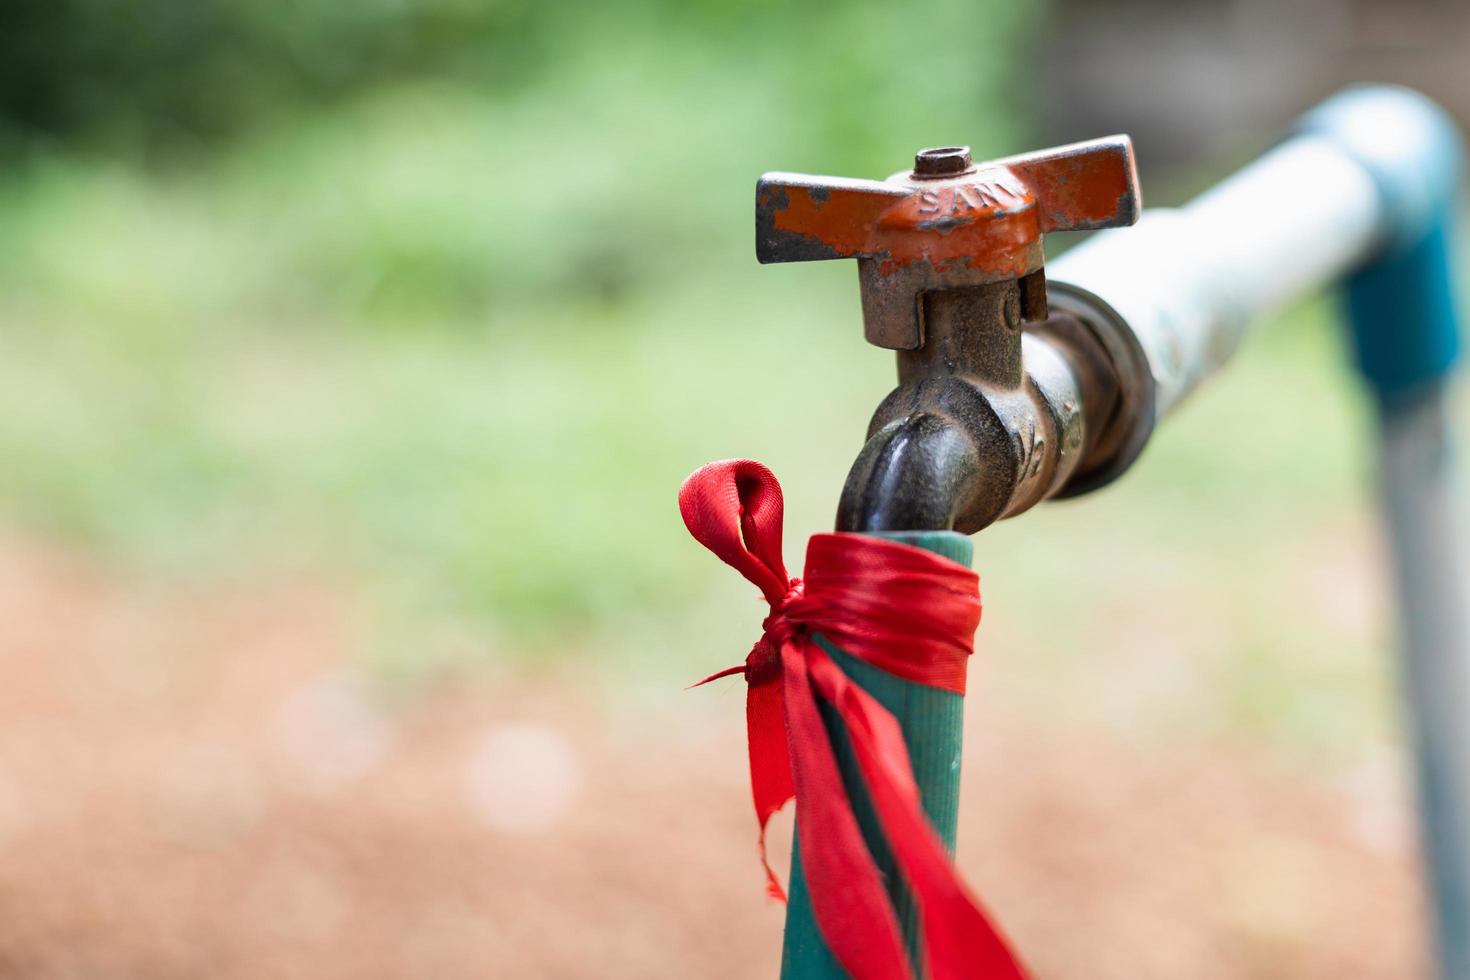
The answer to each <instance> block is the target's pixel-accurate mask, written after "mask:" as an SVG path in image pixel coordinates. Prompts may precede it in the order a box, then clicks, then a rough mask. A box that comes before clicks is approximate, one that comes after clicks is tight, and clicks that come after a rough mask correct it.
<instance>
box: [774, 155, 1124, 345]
mask: <svg viewBox="0 0 1470 980" xmlns="http://www.w3.org/2000/svg"><path fill="white" fill-rule="evenodd" d="M1139 207H1140V195H1139V191H1138V173H1137V171H1136V169H1135V167H1134V162H1133V143H1132V141H1131V140H1129V138H1128V137H1127V136H1106V137H1104V138H1102V139H1098V140H1091V141H1089V142H1086V143H1073V144H1071V145H1068V146H1059V147H1054V148H1052V149H1049V150H1040V151H1037V152H1035V153H1026V154H1022V155H1020V156H1014V157H1006V158H1004V159H1001V160H991V161H987V162H983V163H980V164H978V165H977V164H975V163H974V162H972V161H971V159H970V151H969V148H968V147H938V148H935V149H930V150H921V151H919V153H918V154H917V155H916V156H915V158H914V169H913V170H912V171H905V172H903V173H898V174H894V175H893V176H892V177H890V178H888V179H887V180H854V179H851V178H845V177H815V176H810V175H807V174H789V173H769V174H766V175H764V176H763V177H761V179H760V181H759V183H757V185H756V201H755V223H756V242H755V251H756V258H757V259H759V260H760V261H761V262H808V261H813V260H816V259H840V258H855V259H857V260H858V272H859V276H860V281H861V285H862V294H863V320H864V325H865V331H866V333H867V337H868V340H870V341H871V342H872V343H874V344H877V345H878V346H880V347H889V348H894V349H897V350H912V349H914V348H917V347H919V346H920V345H921V344H922V343H923V336H924V334H923V314H922V307H921V304H920V302H919V300H920V297H921V296H922V294H923V293H924V292H926V291H928V290H933V289H947V288H954V287H957V286H971V285H979V284H982V283H986V282H995V281H997V280H1001V279H1020V278H1022V277H1024V276H1027V275H1031V274H1032V273H1038V272H1040V271H1041V268H1042V258H1043V255H1042V247H1041V236H1042V234H1043V233H1045V232H1050V231H1074V230H1087V229H1092V228H1109V227H1114V226H1118V225H1130V224H1132V223H1133V222H1135V221H1137V220H1138V212H1139ZM1043 308H1044V306H1043Z"/></svg>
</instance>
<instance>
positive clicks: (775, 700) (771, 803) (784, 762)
mask: <svg viewBox="0 0 1470 980" xmlns="http://www.w3.org/2000/svg"><path fill="white" fill-rule="evenodd" d="M747 676H749V675H747ZM745 729H746V746H747V750H748V751H749V753H750V795H751V799H752V800H753V801H754V803H755V818H756V820H757V821H759V823H760V828H761V831H760V849H761V867H763V868H765V870H766V892H767V893H768V894H770V896H771V897H772V898H775V899H778V900H779V901H782V902H784V901H786V892H785V890H784V889H782V887H781V883H780V882H779V881H778V880H777V879H776V872H775V871H773V870H772V869H771V862H770V858H769V857H768V856H767V854H766V826H767V824H769V823H770V822H771V816H772V815H773V814H775V812H776V811H777V810H779V809H781V808H782V807H783V806H785V805H786V801H787V800H789V799H791V797H792V794H793V792H794V790H793V787H792V781H791V755H790V753H789V752H788V751H787V748H786V721H785V718H784V717H783V711H782V698H781V675H780V674H776V673H772V674H770V676H768V677H766V678H765V679H763V680H761V681H759V682H756V683H752V684H751V685H750V687H749V689H748V690H747V692H746V695H745Z"/></svg>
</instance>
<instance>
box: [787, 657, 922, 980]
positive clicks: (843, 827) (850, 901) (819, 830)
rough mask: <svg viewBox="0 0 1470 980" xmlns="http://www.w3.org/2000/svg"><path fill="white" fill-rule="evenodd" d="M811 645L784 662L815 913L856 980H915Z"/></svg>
mask: <svg viewBox="0 0 1470 980" xmlns="http://www.w3.org/2000/svg"><path fill="white" fill-rule="evenodd" d="M804 646H805V647H806V650H805V655H804V651H803V650H802V649H801V648H800V647H798V646H794V645H792V644H786V645H784V646H783V647H782V650H781V662H782V667H783V669H784V676H785V685H784V694H785V708H786V729H787V732H788V734H789V737H790V746H791V768H792V774H793V776H794V781H795V786H796V789H797V794H796V798H797V813H796V834H797V838H798V839H799V841H800V843H801V867H802V872H803V873H804V874H805V875H806V880H807V883H808V885H809V889H808V890H809V892H810V894H811V903H812V912H813V915H814V917H815V918H816V920H817V927H818V928H819V929H820V930H821V932H822V937H823V938H824V939H825V940H826V941H827V946H828V948H829V949H830V950H831V951H832V955H833V956H834V957H836V959H837V962H838V963H840V964H841V965H842V967H843V968H844V969H846V970H847V972H848V974H850V975H851V977H852V978H853V980H910V978H912V976H913V972H912V970H911V969H910V968H909V958H908V953H907V951H906V950H905V949H904V945H903V934H902V933H901V932H900V930H899V926H898V916H897V915H896V914H895V913H894V911H893V904H892V903H891V902H890V901H889V899H888V893H887V891H886V890H885V889H884V887H883V877H882V875H881V873H880V872H879V871H878V866H877V864H875V863H874V861H873V856H872V854H870V853H869V852H868V846H867V844H866V843H865V842H864V841H863V835H862V831H861V830H860V829H859V828H858V825H857V818H856V817H854V816H853V812H852V803H851V802H850V801H849V800H848V797H847V791H846V790H845V789H844V788H843V785H842V775H841V773H839V772H838V769H837V760H836V758H835V757H834V756H833V753H832V745H831V742H830V741H829V740H828V735H827V726H826V724H825V723H824V722H823V721H822V715H821V712H820V711H818V710H817V700H816V696H815V695H814V694H813V693H812V686H811V681H810V680H809V677H808V674H807V657H808V656H812V655H814V654H819V653H820V651H817V649H816V647H815V645H814V644H804ZM829 662H830V661H829ZM834 669H835V666H834Z"/></svg>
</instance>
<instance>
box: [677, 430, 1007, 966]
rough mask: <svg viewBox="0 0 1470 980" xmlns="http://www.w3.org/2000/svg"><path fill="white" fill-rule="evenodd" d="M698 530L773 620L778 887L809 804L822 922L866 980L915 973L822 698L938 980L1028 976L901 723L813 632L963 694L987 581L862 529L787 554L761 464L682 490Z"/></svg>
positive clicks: (765, 678)
mask: <svg viewBox="0 0 1470 980" xmlns="http://www.w3.org/2000/svg"><path fill="white" fill-rule="evenodd" d="M679 510H680V512H681V513H682V514H683V515H684V523H685V524H686V525H687V526H688V527H689V531H690V533H692V534H693V535H694V537H695V538H697V539H698V540H699V542H700V543H701V544H703V545H704V546H705V547H706V548H708V549H709V550H710V551H712V552H714V553H715V554H716V555H717V556H718V557H719V558H720V559H721V560H722V561H724V562H725V563H726V564H727V565H730V566H731V567H733V568H734V569H735V570H736V571H738V572H740V574H741V575H743V576H745V577H746V578H747V579H748V580H750V581H751V582H752V583H753V584H755V585H756V586H757V587H758V588H759V589H760V590H761V593H762V594H763V595H764V596H765V598H766V601H767V602H768V603H770V606H771V614H770V615H769V616H767V617H766V619H765V621H764V622H763V623H762V626H763V627H764V632H763V633H762V635H761V638H760V639H759V640H757V641H756V644H755V647H754V648H753V649H752V650H751V651H750V656H748V657H747V658H746V660H745V663H744V664H743V665H741V666H737V667H732V668H730V669H728V670H723V671H720V672H719V673H718V674H714V675H712V676H711V677H708V678H706V679H705V680H704V681H701V682H700V683H701V684H703V683H707V682H708V681H711V680H714V679H715V678H717V677H724V676H727V675H729V674H734V673H744V674H745V679H746V682H747V683H748V684H749V691H748V695H747V699H746V724H747V727H748V729H749V739H750V781H751V790H752V795H753V796H754V799H755V812H756V817H757V819H758V820H759V821H760V838H761V862H762V864H764V865H765V869H766V877H767V882H768V887H769V889H770V891H771V893H772V894H773V895H775V896H776V897H778V898H784V895H783V893H782V892H781V887H780V885H779V884H778V883H777V881H776V876H775V874H774V873H773V872H772V870H771V867H770V864H769V862H768V861H767V860H766V850H765V833H766V824H767V822H768V821H769V820H770V818H771V814H773V813H775V812H776V811H777V810H779V809H780V808H781V807H782V805H783V804H785V803H786V801H787V800H789V799H791V798H792V797H793V796H794V797H795V798H796V814H797V820H796V828H797V836H798V838H799V840H800V843H801V863H802V870H803V871H804V872H805V874H806V880H807V884H808V889H809V891H810V893H811V902H812V911H813V913H814V914H815V917H816V921H817V926H818V927H819V928H820V929H821V932H822V936H823V938H825V939H826V941H827V946H828V948H830V949H831V951H832V954H833V956H835V957H836V958H837V961H838V962H839V963H840V964H842V966H843V968H845V969H846V970H847V972H848V973H849V974H850V975H851V976H852V977H854V978H856V980H870V978H871V980H905V978H911V977H912V976H913V973H912V970H911V969H910V965H909V959H908V955H907V954H906V952H905V950H904V944H903V937H902V932H901V931H900V929H899V925H898V917H897V915H896V913H895V912H894V909H893V905H892V903H891V901H890V900H889V897H888V893H887V891H886V890H885V888H884V886H883V879H882V875H881V873H880V872H879V870H878V867H877V865H876V864H875V863H874V861H873V857H872V854H871V853H870V852H869V851H868V848H867V845H866V844H865V843H864V841H863V836H862V832H861V831H860V830H859V828H858V825H857V820H856V818H855V817H854V816H853V811H852V804H851V803H850V801H849V800H848V797H847V792H846V790H845V789H844V788H843V785H842V777H841V774H840V773H839V771H838V768H837V761H836V758H835V757H834V755H833V753H832V745H831V742H830V740H829V738H828V735H827V729H826V727H825V725H824V724H823V721H822V716H821V713H820V712H819V710H818V708H817V699H818V698H820V699H822V700H823V701H825V702H827V703H828V704H829V705H831V706H832V708H833V709H834V710H835V711H836V713H837V715H838V717H839V718H841V720H842V724H843V727H844V728H845V729H846V731H847V734H848V736H849V739H850V740H851V742H852V746H853V749H854V754H855V755H856V758H857V762H858V767H859V769H860V770H861V772H862V778H863V783H864V785H865V786H866V787H867V790H868V794H869V796H870V797H871V798H872V801H873V806H874V810H875V811H876V813H877V815H878V820H879V822H880V824H881V825H882V829H883V834H884V837H885V839H886V840H887V842H888V844H889V846H890V848H891V849H892V851H893V855H894V858H895V860H896V861H897V863H898V867H899V869H900V871H901V872H902V874H903V876H904V879H905V880H906V881H907V883H908V886H909V890H910V892H911V893H912V894H913V896H914V898H915V900H916V902H917V904H918V907H919V914H920V926H921V935H922V938H923V943H924V953H925V956H924V961H925V963H926V964H927V967H928V974H929V976H930V977H931V978H932V980H1024V978H1025V976H1026V974H1025V973H1024V971H1023V970H1022V968H1021V966H1020V964H1019V962H1018V961H1017V959H1016V956H1015V954H1014V953H1013V952H1012V951H1011V949H1010V947H1009V945H1008V943H1007V942H1006V940H1005V939H1004V938H1003V937H1002V936H1001V935H1000V933H999V932H998V931H997V929H996V927H995V926H994V925H992V924H991V922H990V921H989V919H988V918H987V917H986V915H985V913H984V912H983V911H982V910H981V908H980V905H979V903H978V902H977V901H976V900H975V898H974V897H973V896H972V895H971V894H970V893H969V891H968V889H966V887H965V885H964V882H962V881H961V880H960V877H959V875H958V874H957V873H956V872H955V870H954V867H953V865H952V864H951V863H950V859H949V854H948V852H947V851H946V849H945V847H944V843H943V841H941V840H940V839H939V835H938V834H936V833H935V831H934V828H933V827H932V826H931V825H930V824H929V821H928V820H927V819H926V818H925V816H924V812H923V809H922V808H921V806H920V800H919V789H918V785H917V784H916V783H915V782H914V774H913V769H912V768H911V766H910V764H909V756H908V750H907V749H906V748H905V746H904V740H903V733H902V731H901V729H900V728H899V724H898V720H897V719H896V718H894V717H893V715H892V714H890V713H889V712H888V710H887V709H885V708H884V707H883V706H882V705H881V704H879V703H878V702H877V701H876V700H874V698H873V697H872V696H871V695H869V694H868V693H867V692H866V691H864V690H863V689H862V688H861V687H859V686H858V685H857V684H855V683H853V681H852V680H851V679H850V678H848V676H847V674H846V673H844V672H843V671H842V669H841V668H840V667H838V666H837V664H835V663H834V662H833V661H832V658H831V657H829V656H828V655H827V654H826V652H825V651H823V650H822V648H821V647H820V646H818V645H817V644H816V643H815V642H813V641H812V636H813V634H816V633H820V634H822V635H823V636H824V637H826V638H827V639H828V640H830V641H831V642H832V643H834V644H836V645H837V646H838V647H840V648H842V649H843V650H844V651H846V652H847V653H849V654H851V655H852V656H854V657H856V658H857V659H859V660H862V661H865V662H866V663H870V664H872V665H874V666H876V667H879V668H881V669H883V670H885V671H888V672H889V673H892V674H896V675H897V676H899V677H902V678H904V679H906V680H909V681H913V682H915V683H918V684H927V685H931V686H934V687H941V688H944V689H945V690H949V691H954V692H956V693H959V694H963V693H964V689H965V666H966V663H967V659H966V658H968V657H969V655H970V652H971V645H972V642H973V638H974V635H975V628H976V626H978V625H979V622H980V591H979V579H978V577H977V576H976V575H975V573H974V572H972V571H971V570H970V569H968V568H965V567H964V566H963V565H960V564H957V563H956V562H952V561H949V560H948V559H946V558H942V557H940V556H938V555H935V554H932V553H930V552H928V551H924V550H922V549H919V548H913V547H910V546H908V545H904V544H899V543H897V542H894V541H888V540H885V539H883V538H877V537H872V536H869V535H863V534H841V533H838V534H817V535H813V536H812V539H811V542H810V543H809V544H808V546H807V562H806V575H805V577H804V581H803V579H796V578H788V576H787V574H786V564H785V562H784V560H783V559H782V557H781V520H782V510H783V504H782V497H781V485H780V484H779V483H778V482H776V478H775V476H773V475H772V474H771V471H770V470H768V469H766V468H765V467H764V466H762V465H761V464H760V463H757V462H754V461H752V460H748V459H738V460H725V461H723V462H718V463H710V464H709V465H707V466H704V467H701V468H700V469H699V470H696V471H695V472H694V474H693V475H692V476H690V477H689V479H687V480H685V481H684V486H683V487H681V488H680V490H679Z"/></svg>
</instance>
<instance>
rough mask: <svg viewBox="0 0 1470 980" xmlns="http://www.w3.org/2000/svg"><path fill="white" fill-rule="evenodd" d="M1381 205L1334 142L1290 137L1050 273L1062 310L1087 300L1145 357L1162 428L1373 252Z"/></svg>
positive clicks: (1369, 181)
mask: <svg viewBox="0 0 1470 980" xmlns="http://www.w3.org/2000/svg"><path fill="white" fill-rule="evenodd" d="M1383 207H1384V205H1383V202H1382V197H1381V195H1380V194H1379V192H1378V188H1377V187H1376V186H1375V184H1374V182H1373V178H1372V177H1371V176H1370V175H1369V173H1368V172H1367V171H1366V170H1365V169H1364V168H1363V167H1362V166H1361V165H1360V164H1359V163H1358V162H1357V161H1356V160H1354V159H1353V158H1352V157H1350V156H1348V154H1347V153H1345V152H1344V151H1343V150H1341V149H1340V148H1338V147H1337V146H1336V145H1334V144H1333V143H1332V142H1330V141H1328V140H1326V139H1323V138H1321V137H1318V136H1311V135H1302V136H1297V137H1294V138H1292V139H1290V140H1288V141H1286V142H1285V143H1283V144H1281V145H1280V146H1278V147H1276V148H1275V149H1273V150H1271V151H1270V152H1269V153H1267V154H1266V155H1264V156H1263V157H1261V158H1260V159H1259V160H1257V161H1255V162H1254V163H1252V164H1250V165H1249V166H1247V167H1246V168H1245V169H1243V170H1241V171H1240V172H1238V173H1236V174H1235V175H1234V176H1232V177H1230V178H1229V179H1228V180H1226V181H1224V182H1223V183H1221V184H1219V185H1218V186H1216V187H1214V188H1213V189H1211V190H1210V191H1209V192H1207V193H1206V194H1204V195H1202V196H1200V197H1199V198H1197V199H1195V200H1194V201H1192V202H1191V203H1189V204H1188V205H1186V206H1185V207H1183V208H1179V209H1165V208H1150V209H1148V210H1146V211H1145V212H1144V214H1143V217H1142V219H1141V220H1140V221H1139V223H1138V225H1136V226H1134V227H1132V228H1121V229H1118V230H1116V231H1105V232H1100V233H1099V234H1096V235H1094V236H1092V237H1091V238H1089V239H1088V240H1087V241H1085V242H1083V243H1082V244H1081V245H1079V246H1077V247H1076V248H1074V249H1072V250H1071V251H1069V252H1067V253H1066V254H1065V255H1062V256H1061V257H1060V258H1058V259H1057V260H1056V261H1054V262H1052V263H1050V265H1049V266H1048V267H1047V279H1048V292H1049V294H1050V295H1051V296H1052V297H1054V299H1056V300H1059V301H1060V305H1062V306H1064V307H1066V306H1069V305H1070V304H1068V302H1067V298H1068V296H1070V295H1077V294H1082V295H1085V296H1086V297H1087V299H1088V300H1090V301H1092V302H1089V303H1088V304H1087V305H1094V304H1101V306H1102V307H1103V309H1104V311H1105V312H1108V313H1111V315H1113V316H1116V317H1118V318H1120V319H1121V320H1122V321H1123V322H1124V323H1125V324H1126V326H1127V329H1129V330H1130V331H1131V332H1132V333H1133V335H1134V336H1136V337H1137V338H1138V340H1139V342H1140V344H1141V345H1142V346H1143V349H1144V352H1145V353H1146V355H1147V356H1148V361H1149V367H1150V370H1151V371H1152V373H1153V379H1154V382H1155V385H1156V388H1155V414H1156V418H1162V417H1163V416H1164V415H1166V414H1167V413H1168V412H1169V411H1170V410H1171V409H1173V408H1174V406H1176V405H1177V404H1178V403H1179V401H1180V400H1181V399H1183V398H1184V396H1185V395H1187V394H1188V393H1189V392H1190V391H1191V390H1192V389H1193V388H1194V387H1195V386H1196V385H1197V384H1198V383H1199V382H1200V381H1201V380H1202V379H1203V378H1205V377H1206V376H1208V375H1209V374H1211V373H1213V372H1214V371H1215V370H1216V369H1217V368H1219V367H1220V366H1221V365H1222V364H1224V363H1225V361H1226V359H1228V358H1229V356H1230V354H1231V353H1232V352H1233V351H1234V350H1235V348H1236V346H1237V344H1238V343H1239V341H1240V337H1241V335H1242V334H1243V333H1244V332H1245V330H1246V328H1247V327H1248V326H1249V325H1250V324H1251V322H1252V321H1254V320H1256V319H1257V318H1259V317H1260V316H1261V315H1263V314H1265V313H1269V312H1271V311H1272V310H1275V309H1278V308H1279V307H1281V306H1282V305H1283V304H1285V303H1287V302H1289V301H1290V300H1292V299H1293V298H1295V297H1298V296H1301V295H1303V294H1306V293H1308V292H1310V291H1312V290H1314V289H1318V288H1321V287H1322V286H1324V285H1326V284H1328V283H1329V282H1331V281H1333V280H1335V279H1338V278H1340V277H1341V276H1343V275H1344V274H1345V273H1347V272H1348V271H1349V270H1350V269H1352V268H1353V267H1354V266H1356V265H1359V264H1360V263H1361V262H1362V261H1363V260H1364V259H1365V258H1366V257H1367V256H1368V255H1369V254H1371V252H1372V250H1373V249H1374V248H1375V246H1376V244H1377V243H1378V240H1379V238H1380V228H1381V227H1382V225H1383V220H1384V215H1383Z"/></svg>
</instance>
